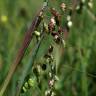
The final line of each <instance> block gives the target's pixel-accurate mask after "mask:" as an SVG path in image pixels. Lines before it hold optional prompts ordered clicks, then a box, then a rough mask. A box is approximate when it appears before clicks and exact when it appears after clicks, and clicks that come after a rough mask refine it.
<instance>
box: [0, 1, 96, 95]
mask: <svg viewBox="0 0 96 96" xmlns="http://www.w3.org/2000/svg"><path fill="white" fill-rule="evenodd" d="M53 1H54V2H55V0H53ZM57 1H58V2H59V3H60V2H62V1H63V0H60V1H59V0H57ZM64 1H66V0H64ZM68 2H70V0H68ZM59 3H57V4H59ZM42 4H43V0H0V90H1V88H2V87H1V85H2V83H3V81H4V80H5V77H6V75H7V73H8V71H9V68H10V66H11V64H12V62H13V60H14V59H15V57H16V54H17V52H18V50H19V48H20V46H21V44H22V40H23V38H24V35H25V32H26V30H27V29H28V27H29V26H30V24H31V22H32V19H33V17H34V16H35V14H36V13H37V12H38V10H39V9H40V8H41V6H42ZM52 6H53V7H54V6H55V3H54V4H52ZM55 7H56V6H55ZM95 10H96V1H95V0H93V8H92V13H94V14H96V12H95ZM92 13H90V12H89V11H88V10H86V9H84V10H83V11H82V14H76V15H75V17H76V19H74V24H73V27H72V28H71V30H70V33H69V36H68V39H67V41H66V47H65V49H64V53H63V55H62V56H61V55H60V52H59V50H61V49H62V48H60V46H58V45H55V46H56V49H55V50H56V53H57V55H56V58H57V59H56V61H57V63H58V62H59V63H58V71H57V76H58V77H59V81H58V82H57V83H56V85H55V87H56V94H57V95H56V96H96V21H95V20H94V19H93V18H92V16H93V15H92ZM48 19H49V18H48ZM46 42H48V40H47V41H46ZM46 42H45V43H43V44H42V47H41V49H40V50H39V53H38V56H37V57H38V58H37V59H36V60H37V61H38V59H39V57H40V56H42V54H43V53H42V52H43V51H42V50H44V48H46V46H47V44H46ZM35 43H36V41H35V40H32V42H31V44H30V46H29V47H28V49H27V51H26V53H25V56H24V59H23V61H22V62H21V63H20V65H19V66H18V68H17V70H16V72H15V73H14V75H13V77H12V79H11V82H10V84H9V86H8V87H7V89H6V92H5V93H4V96H15V93H16V90H17V85H18V84H17V83H18V81H19V78H20V76H21V73H22V71H23V70H24V69H23V65H25V64H27V62H28V60H29V58H30V54H31V53H32V51H33V49H32V48H33V47H34V45H35ZM60 56H61V57H60ZM57 63H56V64H57ZM46 82H47V81H44V82H42V83H41V86H43V88H42V90H40V89H38V88H37V87H34V88H31V89H29V90H28V91H27V92H26V93H24V94H21V96H44V91H45V87H46V84H47V83H46ZM44 86H45V87H44Z"/></svg>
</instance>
